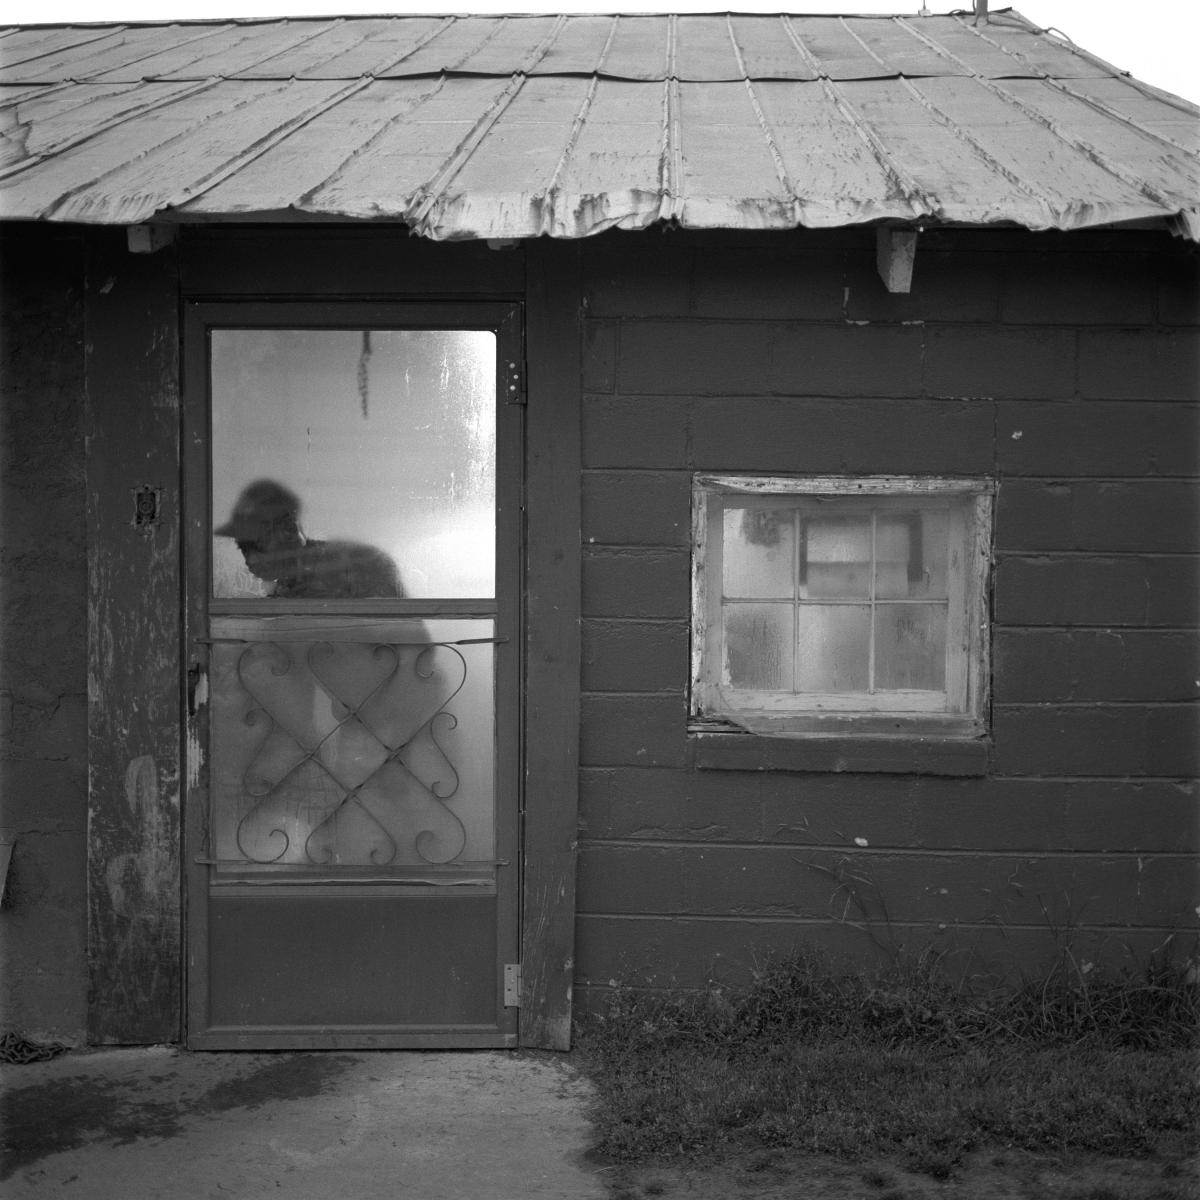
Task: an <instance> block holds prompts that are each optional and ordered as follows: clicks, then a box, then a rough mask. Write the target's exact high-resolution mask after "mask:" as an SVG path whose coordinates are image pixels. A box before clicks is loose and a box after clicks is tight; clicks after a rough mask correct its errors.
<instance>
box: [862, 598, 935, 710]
mask: <svg viewBox="0 0 1200 1200" xmlns="http://www.w3.org/2000/svg"><path fill="white" fill-rule="evenodd" d="M875 686H876V687H877V688H880V689H883V690H888V689H906V688H916V689H919V690H923V691H934V692H940V691H942V690H943V689H944V688H945V686H946V609H945V607H943V606H942V605H940V604H881V605H879V606H878V607H877V608H876V609H875Z"/></svg>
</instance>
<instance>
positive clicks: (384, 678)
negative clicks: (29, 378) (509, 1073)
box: [185, 304, 521, 1048]
mask: <svg viewBox="0 0 1200 1200" xmlns="http://www.w3.org/2000/svg"><path fill="white" fill-rule="evenodd" d="M519 336H520V334H519V328H518V322H517V312H516V310H515V309H513V308H511V307H509V306H495V305H432V306H421V307H420V308H417V307H415V306H398V305H351V304H347V305H341V306H337V305H322V306H319V307H318V306H311V305H293V304H252V305H238V304H223V305H222V304H198V305H195V306H194V307H193V308H192V310H191V311H190V312H189V324H188V343H187V354H188V359H187V380H188V384H189V389H188V390H189V394H188V398H187V405H186V410H187V417H186V422H185V435H186V441H187V450H186V459H185V467H186V470H187V489H186V495H187V499H188V503H189V512H188V513H187V514H186V522H185V525H186V529H187V531H188V545H187V547H186V550H187V556H188V564H189V583H190V596H189V604H188V615H189V628H188V636H189V650H190V655H189V666H190V670H189V678H188V681H187V689H186V690H187V704H188V726H189V742H190V745H189V755H188V765H189V785H190V786H189V790H188V797H187V803H188V830H189V838H190V842H189V860H190V866H191V869H190V883H189V895H188V909H189V947H188V964H189V980H188V992H189V1031H188V1032H189V1043H190V1044H191V1045H193V1046H195V1047H205V1046H208V1047H214V1048H216V1047H234V1046H245V1047H264V1048H265V1047H280V1046H406V1045H411V1046H437V1045H446V1046H504V1045H512V1044H515V1041H516V1036H515V1035H516V1010H515V1009H514V1008H512V1007H510V1004H511V1002H512V997H511V996H506V993H505V986H504V983H505V966H506V964H509V963H515V962H516V961H517V944H516V939H517V896H518V885H519V875H520V872H519V861H518V850H519V836H518V828H517V819H518V782H519V761H518V760H519V746H518V738H519V730H520V720H519V713H520V687H519V679H520V669H519V662H518V660H517V653H518V648H519V646H520V631H519V628H518V623H519V604H518V597H519V594H520V589H519V585H520V578H519V564H520V562H521V547H520V541H519V538H520V521H519V512H520V495H521V480H520V462H521V430H520V414H521V409H520V405H519V404H517V403H513V402H512V401H513V400H514V398H516V397H514V391H513V389H515V386H516V385H515V384H514V383H513V381H514V380H515V379H516V364H517V363H518V362H519V361H520V357H519V353H518V350H519Z"/></svg>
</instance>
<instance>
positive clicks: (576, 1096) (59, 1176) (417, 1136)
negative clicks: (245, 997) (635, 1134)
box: [0, 1047, 607, 1200]
mask: <svg viewBox="0 0 1200 1200" xmlns="http://www.w3.org/2000/svg"><path fill="white" fill-rule="evenodd" d="M0 1088H2V1089H3V1109H2V1112H3V1125H2V1126H0V1138H2V1141H3V1150H4V1154H3V1158H2V1159H0V1194H2V1195H3V1196H4V1197H5V1198H6V1200H21V1198H23V1197H37V1198H39V1200H41V1198H45V1197H57V1196H62V1197H80V1198H81V1200H83V1198H86V1200H109V1198H110V1197H111V1198H112V1200H118V1198H119V1200H156V1198H157V1197H163V1198H164V1200H166V1198H168V1197H169V1198H170V1200H215V1198H218V1197H231V1198H235V1200H241V1198H242V1197H247V1198H249V1197H253V1198H258V1197H267V1196H280V1197H287V1198H288V1200H330V1198H331V1197H345V1198H346V1200H374V1198H375V1197H388V1198H389V1200H462V1198H466V1197H488V1198H489V1200H542V1198H545V1200H551V1198H553V1200H601V1198H602V1197H604V1196H605V1195H606V1194H607V1189H606V1188H605V1187H604V1185H603V1184H602V1182H601V1177H600V1176H599V1175H598V1174H596V1173H595V1172H594V1171H593V1170H592V1169H591V1168H589V1167H588V1165H587V1164H586V1162H585V1161H584V1153H585V1151H586V1149H587V1147H588V1142H589V1137H590V1126H589V1122H588V1119H587V1115H586V1114H587V1105H588V1104H589V1102H590V1100H591V1091H590V1088H589V1087H588V1084H587V1082H586V1080H585V1079H583V1078H582V1077H581V1076H580V1075H579V1073H578V1072H577V1071H576V1070H574V1069H573V1068H572V1067H571V1066H570V1065H569V1063H568V1062H567V1061H566V1060H565V1059H564V1057H563V1056H561V1055H553V1054H538V1053H528V1052H517V1053H514V1052H504V1051H436V1052H435V1051H429V1052H424V1051H372V1052H341V1051H330V1052H322V1053H297V1052H290V1051H289V1052H279V1053H270V1054H258V1053H253V1054H247V1053H237V1054H234V1053H189V1052H186V1051H182V1050H179V1049H176V1048H172V1047H139V1048H134V1049H130V1048H121V1049H103V1050H92V1051H86V1052H82V1053H74V1054H67V1055H64V1056H62V1057H60V1058H56V1059H52V1060H50V1061H48V1062H43V1063H34V1064H29V1065H24V1066H4V1067H2V1068H0Z"/></svg>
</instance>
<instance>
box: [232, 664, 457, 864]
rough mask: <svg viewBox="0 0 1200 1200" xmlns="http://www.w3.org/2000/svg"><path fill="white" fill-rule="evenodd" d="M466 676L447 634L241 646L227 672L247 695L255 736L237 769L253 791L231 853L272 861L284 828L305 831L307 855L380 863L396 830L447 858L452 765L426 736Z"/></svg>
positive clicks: (246, 789) (428, 854) (451, 849)
mask: <svg viewBox="0 0 1200 1200" xmlns="http://www.w3.org/2000/svg"><path fill="white" fill-rule="evenodd" d="M438 651H445V652H446V654H444V655H441V659H442V664H443V665H442V668H441V669H440V670H439V667H438V665H435V662H434V659H435V657H438V654H437V652H438ZM448 655H452V656H453V657H452V658H450V657H447V656H448ZM406 668H410V670H408V671H406V670H405V669H406ZM447 668H450V670H447ZM402 674H403V678H402ZM466 678H467V664H466V659H465V658H464V657H463V655H462V654H461V653H460V652H459V651H458V650H457V649H456V648H455V647H454V646H453V645H448V644H446V643H433V644H430V643H419V644H418V643H403V642H394V643H364V642H341V641H338V642H331V641H319V642H310V643H299V642H287V643H280V642H254V643H251V644H249V645H248V646H246V648H245V649H244V650H242V652H241V654H240V655H239V656H238V660H237V679H238V683H239V684H240V686H241V688H242V690H243V691H244V692H245V693H246V695H247V696H248V697H249V698H250V700H251V701H252V704H251V706H250V707H249V708H248V709H247V710H246V712H245V714H244V716H243V718H242V719H243V721H244V723H245V724H246V725H247V726H251V727H254V726H261V727H262V737H261V738H260V740H259V741H258V744H257V746H256V747H255V748H254V750H253V752H252V753H251V754H250V756H249V759H248V762H247V765H246V768H245V771H244V774H243V777H242V790H243V793H244V795H246V796H247V797H250V798H252V799H253V804H252V806H251V808H250V809H249V811H248V812H246V813H245V814H244V815H243V816H242V817H241V819H240V821H239V822H238V826H237V845H238V848H239V850H240V851H241V852H242V854H243V855H244V856H245V857H246V858H247V859H249V860H251V861H254V862H278V861H280V860H281V859H283V858H284V856H285V855H287V854H288V851H289V849H290V848H291V846H292V834H290V833H289V832H288V828H291V829H292V830H293V831H294V832H295V831H297V830H303V829H304V828H307V829H308V830H309V832H308V833H307V835H306V836H305V838H304V856H305V858H307V860H308V861H309V862H311V863H314V864H320V865H327V864H329V865H331V864H335V863H337V864H358V865H365V864H368V863H369V864H371V865H375V866H384V865H388V864H390V863H393V862H394V861H395V860H396V859H397V856H398V855H400V853H401V847H400V845H399V843H398V841H397V837H396V834H397V832H398V830H400V829H404V830H405V833H406V834H407V835H409V836H411V839H412V841H411V844H412V848H413V850H415V852H416V854H417V856H418V857H419V859H420V860H421V861H424V862H430V863H445V862H450V861H452V860H453V859H455V858H457V857H458V855H459V854H461V853H462V850H463V847H464V845H465V842H466V830H465V828H464V826H463V823H462V821H461V820H459V818H458V816H457V815H456V814H455V813H454V812H452V811H451V809H450V808H448V807H447V804H446V801H447V800H449V799H450V798H451V797H452V796H453V795H454V794H455V792H456V791H457V790H458V783H459V780H458V773H457V771H456V770H455V768H454V765H453V764H452V763H451V762H450V760H449V758H448V757H447V756H446V753H445V750H444V749H443V747H442V745H441V743H440V742H439V740H438V736H437V734H438V730H439V729H441V730H442V731H443V732H444V733H446V732H449V731H450V730H452V729H454V728H455V727H456V726H457V724H458V721H457V718H456V717H455V716H454V715H453V714H452V713H450V712H448V711H447V706H448V705H449V704H450V702H451V701H452V700H453V699H454V697H455V696H457V695H458V693H459V692H460V691H461V690H462V688H463V686H464V685H465V683H466Z"/></svg>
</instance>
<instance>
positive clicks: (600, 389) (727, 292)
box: [577, 231, 1200, 1005]
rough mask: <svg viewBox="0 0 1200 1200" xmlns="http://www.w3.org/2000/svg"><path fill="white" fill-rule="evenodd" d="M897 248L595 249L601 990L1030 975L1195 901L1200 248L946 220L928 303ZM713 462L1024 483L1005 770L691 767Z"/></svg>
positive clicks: (1166, 918) (805, 243)
mask: <svg viewBox="0 0 1200 1200" xmlns="http://www.w3.org/2000/svg"><path fill="white" fill-rule="evenodd" d="M874 258H875V245H874V239H873V237H872V236H871V235H870V234H869V233H864V232H854V231H847V232H830V233H817V232H811V233H808V232H802V233H797V234H796V235H794V236H785V237H781V236H779V235H763V236H744V235H743V236H734V235H720V236H701V235H687V234H681V233H668V234H658V233H650V234H645V235H619V234H612V235H605V236H604V237H602V238H600V239H597V240H595V241H592V242H589V243H587V244H586V245H585V248H584V263H585V267H584V279H585V285H584V286H585V296H584V303H585V310H584V311H585V320H584V336H585V364H586V365H585V377H584V397H583V406H584V407H583V464H584V472H583V482H582V486H583V511H584V530H583V537H584V560H583V585H584V601H583V604H584V611H583V616H584V622H583V635H584V643H583V644H584V664H583V688H584V698H583V734H582V764H583V765H582V789H581V790H582V797H581V820H582V831H581V843H580V847H581V848H580V870H579V906H578V912H579V916H578V927H577V936H578V947H577V962H578V968H577V982H578V985H579V987H580V989H581V991H580V996H581V999H582V1001H583V1003H584V1004H585V1005H586V1004H594V1003H595V1002H596V1001H597V1000H599V999H600V998H602V996H603V994H604V992H605V990H606V989H607V988H609V987H610V986H611V985H612V984H613V983H621V984H625V985H633V986H638V987H647V988H663V987H683V988H695V987H701V986H704V985H706V984H707V983H709V982H710V981H713V980H717V981H728V980H737V979H744V978H745V975H746V972H747V970H748V969H749V968H750V967H751V966H752V964H753V962H754V961H755V960H756V959H758V960H761V959H762V958H763V957H764V956H765V955H766V954H767V953H768V952H771V951H780V952H782V951H787V950H789V949H791V948H793V947H795V946H798V945H805V944H808V945H820V946H822V947H824V948H826V949H827V950H830V951H832V952H833V953H835V954H837V955H846V956H849V957H851V958H853V959H857V960H859V961H864V960H866V959H868V958H870V957H872V956H874V955H876V954H879V953H887V952H888V950H889V948H895V947H899V946H903V947H905V948H907V949H910V950H914V951H915V950H919V949H921V948H922V947H924V946H933V947H936V948H937V949H938V950H943V951H946V952H948V953H950V954H952V955H953V956H954V961H956V962H957V963H958V964H959V965H960V966H961V968H962V969H963V970H966V971H968V972H976V971H980V972H993V973H995V972H998V973H1011V972H1013V971H1020V970H1037V969H1040V967H1041V966H1044V964H1045V961H1046V958H1047V956H1048V955H1050V954H1052V953H1053V952H1054V951H1055V949H1056V948H1058V947H1062V946H1064V945H1067V946H1070V947H1071V948H1072V949H1073V951H1074V952H1075V953H1076V954H1078V955H1079V956H1081V958H1083V959H1086V960H1089V961H1090V960H1098V959H1101V958H1103V959H1106V960H1108V961H1110V962H1117V963H1125V962H1132V961H1135V960H1141V959H1143V958H1144V956H1145V955H1147V954H1148V953H1150V952H1152V951H1153V950H1155V949H1156V948H1157V947H1159V946H1161V945H1162V944H1163V943H1164V942H1166V941H1167V939H1169V938H1171V937H1173V936H1174V935H1177V934H1179V933H1180V932H1181V931H1194V930H1195V929H1196V927H1197V916H1198V914H1197V908H1196V905H1197V900H1198V897H1197V895H1196V859H1195V857H1194V855H1195V853H1196V851H1197V848H1198V846H1197V843H1198V841H1200V830H1198V827H1197V820H1196V811H1197V810H1196V800H1197V790H1196V785H1195V783H1194V777H1195V775H1196V765H1197V752H1196V737H1195V721H1196V712H1195V708H1194V707H1193V704H1192V702H1193V701H1194V699H1195V697H1196V694H1197V681H1198V680H1200V672H1198V671H1197V665H1198V657H1197V637H1196V628H1195V627H1196V624H1197V588H1196V582H1197V571H1196V563H1197V560H1196V558H1195V557H1194V555H1195V553H1196V550H1197V537H1196V532H1197V531H1196V511H1197V510H1196V503H1195V492H1194V490H1193V488H1194V477H1195V476H1196V474H1197V470H1196V467H1197V461H1196V460H1197V444H1198V443H1197V420H1196V416H1197V411H1196V407H1195V406H1196V403H1197V398H1198V397H1197V381H1198V379H1200V369H1198V368H1200V364H1198V361H1197V346H1198V336H1197V335H1198V332H1200V331H1198V330H1197V323H1198V314H1200V292H1198V289H1197V273H1196V267H1197V256H1196V251H1195V248H1194V247H1188V246H1186V245H1184V244H1182V243H1181V242H1179V241H1178V240H1173V239H1171V238H1169V237H1167V236H1166V235H1161V236H1160V235H1150V234H1132V233H1127V234H1120V235H1118V234H1075V235H1058V234H1046V235H1033V234H1026V233H1019V232H1000V231H995V232H978V233H954V232H945V233H933V232H929V233H926V234H924V235H922V237H921V239H920V243H919V248H918V252H917V260H916V271H915V275H914V280H913V289H912V292H911V294H910V295H907V296H899V295H889V294H888V293H887V292H886V290H885V289H884V287H883V285H882V283H881V282H880V280H879V278H878V276H877V274H876V271H875V264H874ZM698 470H705V471H731V472H756V473H757V472H762V473H766V472H779V473H789V472H795V473H831V474H834V473H837V474H840V473H850V474H855V473H864V474H865V473H875V472H878V473H898V474H903V473H912V474H946V475H954V474H968V475H988V476H992V477H994V478H995V479H996V480H997V481H998V484H999V498H998V505H997V514H996V529H995V549H996V566H995V572H994V576H993V643H992V646H993V659H994V662H993V682H992V705H993V734H994V748H993V752H992V756H991V766H990V769H989V772H988V774H987V776H986V777H983V778H963V779H956V778H930V777H921V776H918V775H886V774H866V773H862V774H856V773H854V772H853V771H852V770H851V771H849V772H847V773H844V774H806V773H782V772H740V773H739V772H733V771H723V770H722V771H714V770H704V771H702V770H696V769H692V768H690V767H689V759H688V744H687V733H686V724H687V716H686V706H687V695H686V694H687V675H688V606H689V541H690V483H691V475H692V472H694V471H698ZM851 765H852V764H851ZM859 839H862V840H863V841H865V843H866V844H865V845H860V844H859V841H858V840H859ZM1189 937H1190V935H1188V934H1186V933H1185V938H1184V939H1183V940H1185V941H1186V940H1188V938H1189Z"/></svg>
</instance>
